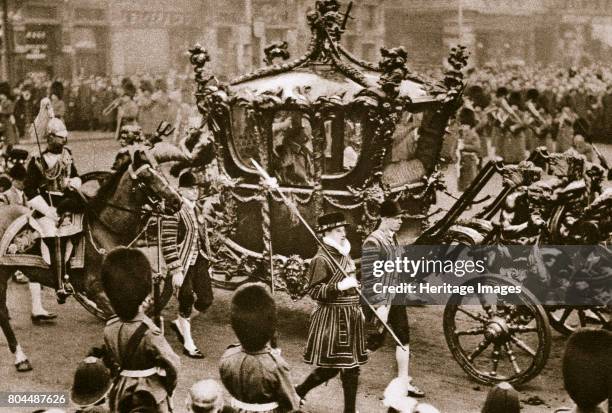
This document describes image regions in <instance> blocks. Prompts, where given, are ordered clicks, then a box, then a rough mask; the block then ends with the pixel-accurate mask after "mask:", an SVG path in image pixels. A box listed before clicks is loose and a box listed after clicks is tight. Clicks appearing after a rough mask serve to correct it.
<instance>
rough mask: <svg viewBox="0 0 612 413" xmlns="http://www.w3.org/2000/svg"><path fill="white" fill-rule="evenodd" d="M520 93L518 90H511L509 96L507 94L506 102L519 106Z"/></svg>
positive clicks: (520, 100)
mask: <svg viewBox="0 0 612 413" xmlns="http://www.w3.org/2000/svg"><path fill="white" fill-rule="evenodd" d="M522 100H523V99H522V98H521V93H520V92H512V93H510V96H508V103H509V104H510V106H519V107H520V106H521V102H522Z"/></svg>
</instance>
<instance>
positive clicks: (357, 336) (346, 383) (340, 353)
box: [296, 213, 368, 413]
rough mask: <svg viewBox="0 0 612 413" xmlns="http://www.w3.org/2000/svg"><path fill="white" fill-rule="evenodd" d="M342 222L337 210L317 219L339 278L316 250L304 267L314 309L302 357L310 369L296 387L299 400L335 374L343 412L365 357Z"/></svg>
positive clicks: (350, 406) (349, 406) (350, 410)
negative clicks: (338, 377) (341, 394)
mask: <svg viewBox="0 0 612 413" xmlns="http://www.w3.org/2000/svg"><path fill="white" fill-rule="evenodd" d="M347 225H348V224H347V222H346V220H345V219H344V215H343V214H341V213H332V214H327V215H324V216H322V217H320V218H319V220H318V232H320V233H322V234H323V243H324V244H325V245H326V247H327V249H328V250H329V252H330V254H331V255H332V257H333V258H334V259H335V260H336V261H337V262H338V263H339V264H340V266H341V268H342V269H343V270H344V271H345V272H346V273H347V274H348V275H350V276H349V277H347V278H345V277H344V276H343V274H342V272H341V271H340V270H339V269H337V268H336V267H335V266H334V265H333V263H332V262H331V261H330V259H329V258H328V257H327V255H326V254H325V253H324V251H323V250H322V248H319V250H318V251H317V253H316V254H315V256H314V257H313V258H312V260H311V262H310V266H309V271H308V272H309V285H308V292H309V294H310V296H311V297H312V298H313V299H314V300H315V301H316V302H317V304H318V307H317V309H316V310H315V312H314V313H313V314H312V317H311V319H310V329H309V331H308V341H307V343H306V351H305V354H304V361H305V362H306V363H308V364H314V365H315V366H316V368H315V370H314V371H313V372H312V373H311V374H310V375H309V376H308V377H307V378H306V380H304V382H303V383H302V384H300V385H299V386H297V387H296V391H297V394H298V395H299V396H300V397H302V398H304V397H305V396H306V394H307V393H308V392H309V391H310V390H312V389H313V388H315V387H317V386H319V385H321V384H323V383H325V382H327V381H328V380H329V379H331V378H333V377H335V376H336V375H338V373H340V379H341V380H342V389H343V393H344V413H354V412H355V407H356V400H357V388H358V384H359V366H360V365H362V364H365V363H366V362H367V360H368V355H367V352H366V346H365V335H364V320H363V314H362V312H361V306H360V303H359V294H358V292H357V290H356V289H355V287H358V282H357V279H356V278H355V263H354V262H353V260H352V258H351V257H350V255H349V254H350V250H351V245H350V243H349V242H348V240H347V239H346V229H345V227H346V226H347Z"/></svg>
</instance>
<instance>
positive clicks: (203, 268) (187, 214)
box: [161, 172, 213, 358]
mask: <svg viewBox="0 0 612 413" xmlns="http://www.w3.org/2000/svg"><path fill="white" fill-rule="evenodd" d="M179 193H180V194H181V197H182V199H183V205H182V207H181V209H180V211H179V212H177V213H176V214H175V215H173V216H164V217H163V219H162V225H161V227H162V230H161V235H162V254H163V256H164V260H165V262H166V267H167V268H168V271H169V272H170V275H171V276H172V285H173V286H174V288H175V289H177V290H178V302H179V314H178V317H177V318H176V320H174V321H173V322H172V329H173V330H174V331H175V332H176V334H177V336H178V338H179V341H181V342H182V343H183V353H184V354H185V355H187V356H189V357H191V358H204V355H203V354H202V352H201V351H200V350H199V349H198V348H197V347H196V345H195V343H194V341H193V338H192V336H191V322H190V317H191V315H192V310H193V308H195V309H196V310H197V311H199V312H201V313H203V312H205V311H206V310H207V309H208V307H210V305H211V304H212V302H213V291H212V283H211V280H210V274H209V273H208V269H209V265H208V260H207V259H206V258H205V257H204V255H203V254H202V251H201V249H202V248H203V247H204V245H205V243H204V241H202V240H201V239H200V232H199V230H198V228H199V224H198V214H197V210H196V204H195V203H196V201H197V199H198V187H197V182H196V178H195V176H194V175H193V174H192V173H191V172H185V173H183V174H182V175H181V176H180V177H179ZM203 236H205V235H203ZM194 295H195V297H194Z"/></svg>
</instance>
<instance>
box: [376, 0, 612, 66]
mask: <svg viewBox="0 0 612 413" xmlns="http://www.w3.org/2000/svg"><path fill="white" fill-rule="evenodd" d="M383 5H384V13H385V27H386V31H385V39H384V40H385V43H387V44H389V45H396V44H403V45H405V46H406V47H407V49H408V51H409V52H410V53H411V55H412V59H411V61H413V62H414V64H415V65H416V66H419V65H424V66H429V65H439V64H440V62H441V61H442V59H443V58H444V56H445V55H446V53H447V51H448V48H449V47H450V46H452V45H454V44H457V43H462V44H465V45H467V46H468V47H469V48H470V51H471V55H472V62H473V64H475V65H484V64H488V63H507V62H517V63H525V64H536V63H540V64H553V63H557V64H563V65H580V64H588V63H590V62H592V61H606V60H607V61H610V57H611V53H610V52H611V51H612V0H512V1H508V0H436V1H428V0H387V1H385V2H384V3H383Z"/></svg>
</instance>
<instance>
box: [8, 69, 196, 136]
mask: <svg viewBox="0 0 612 413" xmlns="http://www.w3.org/2000/svg"><path fill="white" fill-rule="evenodd" d="M126 83H129V84H130V85H132V86H133V87H134V89H133V90H132V91H126V90H125V88H124V86H125V85H126ZM194 87H195V86H194V82H193V81H192V80H190V79H189V78H188V76H187V75H178V74H176V73H170V74H168V75H166V76H162V77H155V76H152V75H150V74H145V73H140V74H136V75H133V76H129V77H121V76H111V77H101V76H89V77H83V78H81V77H79V78H76V79H73V80H62V79H50V78H49V77H48V76H46V75H41V74H35V73H32V74H30V75H28V77H27V78H26V79H23V80H21V81H19V82H17V83H16V84H15V85H10V84H9V83H7V82H1V83H0V124H1V126H0V132H1V133H2V135H3V137H4V141H5V142H7V143H8V144H16V143H19V141H20V140H24V139H25V140H27V139H29V138H30V137H29V136H26V131H28V127H29V125H30V124H31V123H32V122H33V120H34V118H35V117H36V115H37V113H38V110H39V106H40V101H41V99H43V98H44V97H49V98H50V99H51V101H52V105H53V110H54V113H55V116H56V117H59V118H61V119H63V121H64V122H65V124H66V126H67V128H68V130H71V131H109V132H114V131H116V128H117V111H118V106H119V105H118V103H119V101H118V100H119V98H121V97H122V96H124V95H126V94H130V98H131V99H132V100H133V101H134V102H135V103H136V105H137V106H138V112H139V114H138V119H137V120H138V122H139V123H140V125H141V127H142V128H143V132H144V133H147V131H148V129H151V131H149V132H150V133H152V132H153V131H154V130H155V128H156V127H157V125H158V124H159V123H160V122H161V121H163V120H166V121H168V122H169V123H171V124H180V123H187V122H188V121H189V117H190V116H193V114H194V112H197V111H196V109H195V98H194V93H193V92H194ZM145 129H146V130H145Z"/></svg>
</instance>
